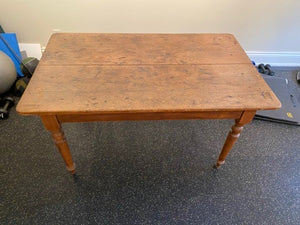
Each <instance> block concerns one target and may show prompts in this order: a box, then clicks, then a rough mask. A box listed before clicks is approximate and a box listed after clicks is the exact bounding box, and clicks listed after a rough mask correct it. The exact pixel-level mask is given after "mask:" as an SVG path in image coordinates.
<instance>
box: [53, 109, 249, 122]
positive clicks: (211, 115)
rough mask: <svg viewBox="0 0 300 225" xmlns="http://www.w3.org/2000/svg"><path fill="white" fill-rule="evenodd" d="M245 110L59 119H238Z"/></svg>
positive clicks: (66, 117)
mask: <svg viewBox="0 0 300 225" xmlns="http://www.w3.org/2000/svg"><path fill="white" fill-rule="evenodd" d="M242 113H243V112H239V111H237V112H181V113H178V112H167V113H115V114H73V115H58V118H59V121H61V122H62V123H64V122H78V121H81V122H92V121H130V120H188V119H236V118H240V117H241V115H242Z"/></svg>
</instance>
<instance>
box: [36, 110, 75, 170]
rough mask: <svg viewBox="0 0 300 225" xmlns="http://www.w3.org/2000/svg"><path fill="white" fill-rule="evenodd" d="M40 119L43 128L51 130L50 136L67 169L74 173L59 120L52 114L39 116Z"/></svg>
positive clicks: (73, 165)
mask: <svg viewBox="0 0 300 225" xmlns="http://www.w3.org/2000/svg"><path fill="white" fill-rule="evenodd" d="M41 120H42V122H43V124H44V126H45V128H46V129H47V130H49V131H50V132H51V134H52V138H53V140H54V142H55V144H56V146H57V148H58V149H59V152H60V154H61V156H62V158H63V160H64V161H65V163H66V166H67V170H68V171H70V172H71V173H72V174H75V164H74V162H73V160H72V155H71V152H70V149H69V146H68V143H67V140H66V138H65V135H64V132H63V130H62V128H61V124H60V122H59V120H58V119H57V117H56V116H54V115H53V116H41Z"/></svg>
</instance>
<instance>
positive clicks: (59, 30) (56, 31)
mask: <svg viewBox="0 0 300 225" xmlns="http://www.w3.org/2000/svg"><path fill="white" fill-rule="evenodd" d="M60 32H61V29H53V30H52V33H60Z"/></svg>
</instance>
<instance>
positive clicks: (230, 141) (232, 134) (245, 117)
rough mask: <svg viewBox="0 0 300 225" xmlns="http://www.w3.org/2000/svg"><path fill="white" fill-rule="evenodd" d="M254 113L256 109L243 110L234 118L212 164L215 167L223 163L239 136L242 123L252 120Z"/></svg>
mask: <svg viewBox="0 0 300 225" xmlns="http://www.w3.org/2000/svg"><path fill="white" fill-rule="evenodd" d="M255 113H256V111H244V112H243V113H242V115H241V117H240V118H239V119H236V120H235V124H234V125H233V126H232V128H231V131H229V133H228V136H227V139H226V141H225V144H224V146H223V149H222V151H221V153H220V155H219V158H218V160H217V163H216V164H215V166H214V167H215V168H218V167H220V166H221V165H223V164H224V163H225V159H226V156H227V155H228V153H229V152H230V150H231V148H232V147H233V145H234V143H235V142H236V141H237V139H238V138H239V136H240V134H241V132H242V130H243V127H244V125H245V124H247V123H250V122H251V121H252V119H253V117H254V115H255Z"/></svg>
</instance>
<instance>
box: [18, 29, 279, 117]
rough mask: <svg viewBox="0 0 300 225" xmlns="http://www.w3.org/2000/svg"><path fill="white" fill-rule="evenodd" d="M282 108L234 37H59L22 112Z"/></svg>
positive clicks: (38, 71)
mask: <svg viewBox="0 0 300 225" xmlns="http://www.w3.org/2000/svg"><path fill="white" fill-rule="evenodd" d="M279 107H280V102H279V100H278V99H277V98H276V96H275V95H274V93H273V92H272V91H271V89H270V88H269V87H268V85H267V84H266V83H265V82H264V80H263V79H262V78H261V76H260V75H259V73H258V72H257V71H256V69H255V67H254V66H253V65H252V63H251V62H250V60H249V58H248V57H247V55H246V54H245V52H244V51H243V49H242V48H241V47H240V45H239V44H238V42H237V41H236V39H235V38H234V37H233V36H232V35H229V34H55V35H53V36H52V37H51V39H50V41H49V44H48V46H47V48H46V51H45V53H44V54H43V57H42V59H41V62H40V64H39V66H38V68H37V69H36V71H35V73H34V75H33V78H32V80H31V81H30V84H29V86H28V88H27V89H26V91H25V93H24V95H23V96H22V98H21V100H20V102H19V104H18V106H17V111H18V112H19V113H21V114H37V115H43V114H56V115H58V114H97V113H101V114H106V113H107V114H110V113H128V112H132V113H135V112H136V113H141V112H143V113H148V112H151V113H155V112H157V113H161V112H201V111H243V110H259V109H276V108H279Z"/></svg>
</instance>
